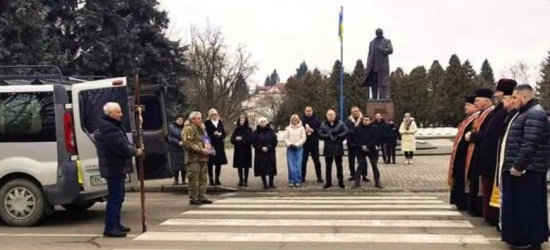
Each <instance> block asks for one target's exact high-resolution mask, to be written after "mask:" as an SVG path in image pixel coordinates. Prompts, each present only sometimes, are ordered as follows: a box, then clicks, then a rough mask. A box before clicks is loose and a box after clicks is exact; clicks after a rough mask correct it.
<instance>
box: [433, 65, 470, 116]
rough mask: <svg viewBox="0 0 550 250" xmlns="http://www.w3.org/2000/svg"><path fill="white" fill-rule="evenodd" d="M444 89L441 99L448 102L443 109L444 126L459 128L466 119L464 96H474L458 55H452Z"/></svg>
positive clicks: (446, 72)
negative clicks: (464, 118) (462, 120)
mask: <svg viewBox="0 0 550 250" xmlns="http://www.w3.org/2000/svg"><path fill="white" fill-rule="evenodd" d="M442 87H443V89H444V91H442V93H441V94H442V96H441V97H442V100H446V104H445V105H443V107H442V108H443V109H442V114H444V115H443V116H442V117H441V120H442V123H443V124H442V125H445V126H453V127H454V126H457V125H458V124H459V123H460V121H461V119H462V118H463V117H464V115H463V113H464V112H463V108H462V107H463V106H464V96H466V95H471V94H473V93H472V91H471V90H470V89H469V88H468V87H469V86H468V77H467V74H466V71H465V69H464V67H463V66H462V65H461V64H460V59H459V58H458V56H457V55H452V56H451V59H450V60H449V66H447V69H446V70H445V84H444V85H443V86H442Z"/></svg>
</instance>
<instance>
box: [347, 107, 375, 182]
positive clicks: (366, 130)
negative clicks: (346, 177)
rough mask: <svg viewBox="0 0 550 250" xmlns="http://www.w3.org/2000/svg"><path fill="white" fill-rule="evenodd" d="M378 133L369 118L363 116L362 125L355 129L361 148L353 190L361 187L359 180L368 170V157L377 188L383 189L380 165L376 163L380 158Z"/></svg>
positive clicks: (356, 140)
mask: <svg viewBox="0 0 550 250" xmlns="http://www.w3.org/2000/svg"><path fill="white" fill-rule="evenodd" d="M376 132H377V131H376V129H375V128H374V126H373V125H372V123H371V120H370V117H369V116H363V118H362V119H361V125H360V126H358V127H356V128H355V133H354V135H355V142H356V143H357V147H358V148H359V150H358V151H357V157H358V159H359V167H358V168H357V171H356V172H355V185H354V186H353V188H359V187H360V184H359V178H360V176H361V173H362V172H363V171H366V169H367V157H368V159H369V161H370V163H371V166H372V172H373V173H374V182H375V187H377V188H382V184H381V183H380V171H378V163H377V162H376V158H377V157H378V151H376Z"/></svg>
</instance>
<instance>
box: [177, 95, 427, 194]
mask: <svg viewBox="0 0 550 250" xmlns="http://www.w3.org/2000/svg"><path fill="white" fill-rule="evenodd" d="M199 116H200V119H198V118H199ZM256 123H257V124H258V125H257V126H256V128H252V127H251V126H250V125H249V124H250V122H249V119H248V117H247V116H246V115H244V114H243V115H241V116H239V119H238V120H237V121H236V122H235V129H234V131H233V132H232V133H231V138H230V142H231V144H233V145H234V154H233V168H236V169H237V172H238V176H239V183H238V184H237V186H238V187H248V186H249V185H248V181H249V172H250V169H251V168H252V167H253V168H254V169H253V171H254V176H256V177H260V178H261V179H262V183H263V188H264V189H270V188H275V183H274V179H275V176H276V175H277V157H276V151H277V145H278V143H279V141H278V137H277V132H276V130H274V128H273V126H272V124H271V123H270V122H269V121H268V120H267V119H266V118H265V117H261V118H259V119H258V120H257V122H256ZM186 128H187V129H186ZM199 130H201V131H199ZM416 130H417V126H416V123H415V122H414V119H413V118H412V117H411V115H410V114H408V113H407V114H405V117H404V120H403V122H402V123H401V125H400V126H399V127H398V126H397V125H396V124H395V123H394V121H393V120H392V119H389V120H388V122H386V121H385V119H384V118H383V117H382V115H381V114H375V117H374V119H372V118H371V117H370V116H363V114H362V113H361V111H360V109H359V108H358V107H356V106H354V107H352V108H351V114H350V116H349V117H347V118H346V119H345V120H343V121H341V120H339V119H338V118H337V117H336V112H335V111H334V110H328V111H327V112H326V119H325V120H324V121H321V120H320V119H318V118H317V117H316V115H315V113H314V112H313V108H312V107H310V106H308V107H306V108H305V109H304V113H303V115H302V116H299V115H298V114H293V115H292V116H291V117H290V120H289V125H288V127H286V129H285V130H284V133H283V140H282V141H283V142H284V144H285V146H286V158H287V161H286V162H287V166H288V185H289V187H300V186H301V185H302V184H303V183H305V181H306V175H307V169H308V168H307V162H308V158H309V157H311V158H312V160H313V165H314V169H315V175H316V178H317V182H318V183H324V184H325V185H324V188H325V189H327V188H330V187H332V172H333V171H332V167H333V164H334V165H335V166H336V177H337V179H338V187H340V188H345V183H344V171H343V157H344V151H345V150H344V145H346V146H347V158H348V166H349V174H350V176H349V178H348V181H352V182H353V183H354V185H353V186H352V187H353V188H358V187H360V183H361V181H363V182H369V181H370V180H369V179H368V178H367V175H368V166H369V163H370V166H371V168H372V172H373V174H374V182H375V187H377V188H382V183H381V180H380V171H379V170H378V159H379V157H380V156H381V157H382V159H383V161H384V163H386V164H395V163H396V156H395V153H396V146H397V144H398V141H399V140H401V142H402V143H401V147H402V150H403V151H404V153H405V155H406V161H405V164H412V163H413V161H412V158H413V154H414V151H415V146H416V143H415V133H416ZM199 132H201V133H199ZM226 135H227V133H226V130H225V127H224V123H223V122H222V120H221V119H220V115H219V114H218V112H217V111H216V109H210V110H209V111H208V119H207V120H206V121H205V122H202V115H201V114H200V113H198V112H193V113H192V114H191V115H190V116H189V118H188V121H186V122H184V118H183V116H178V117H177V118H176V121H175V122H174V123H173V124H171V125H170V127H169V139H168V142H169V144H170V152H171V154H170V155H171V163H172V168H173V170H174V185H177V184H179V183H180V182H179V180H180V178H181V184H186V182H185V179H186V177H187V179H189V189H190V190H191V189H193V190H194V188H195V187H196V188H197V190H198V191H190V196H191V203H192V204H201V203H200V202H199V201H200V200H201V199H202V198H201V197H203V196H202V195H203V194H202V193H201V192H200V190H201V188H202V185H203V184H202V180H203V179H204V180H209V182H206V183H205V184H204V185H206V184H209V185H212V186H220V185H222V184H221V181H220V174H221V168H222V166H223V165H226V164H227V163H228V161H227V157H226V153H225V144H224V139H225V138H226ZM197 136H199V137H201V138H202V139H200V140H199V138H198V137H197ZM195 137H197V138H195ZM320 141H324V147H323V155H324V158H325V175H324V178H323V174H322V169H321V162H320V160H319V158H320V151H319V146H320V145H319V142H320ZM199 148H200V150H199ZM203 148H204V149H205V150H203ZM197 154H198V155H197ZM253 156H254V157H253ZM194 161H199V162H201V164H202V163H203V162H204V163H205V164H206V165H205V166H206V167H205V169H207V172H206V173H207V177H206V174H205V176H202V175H201V176H200V177H196V176H191V175H190V171H191V172H195V173H199V174H200V173H202V171H203V170H202V167H198V166H194V167H191V168H189V167H188V165H192V164H193V163H194ZM201 164H199V165H201ZM202 165H204V164H202ZM202 165H201V166H202ZM194 168H197V169H194ZM190 169H191V170H190ZM197 182H199V184H197ZM197 185H198V186H197ZM197 200H198V201H197Z"/></svg>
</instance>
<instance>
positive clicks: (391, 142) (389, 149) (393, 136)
mask: <svg viewBox="0 0 550 250" xmlns="http://www.w3.org/2000/svg"><path fill="white" fill-rule="evenodd" d="M384 135H385V137H386V138H384V139H385V142H386V154H387V156H388V158H387V159H386V160H387V161H386V163H388V164H389V163H390V161H391V163H393V164H395V148H396V147H397V140H399V136H401V134H399V128H398V127H397V125H396V124H395V123H394V122H393V119H389V120H388V124H387V125H386V133H384Z"/></svg>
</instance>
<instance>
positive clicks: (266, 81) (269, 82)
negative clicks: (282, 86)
mask: <svg viewBox="0 0 550 250" xmlns="http://www.w3.org/2000/svg"><path fill="white" fill-rule="evenodd" d="M264 86H266V87H268V86H273V85H272V83H271V77H270V76H269V75H267V76H266V77H265V80H264Z"/></svg>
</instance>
